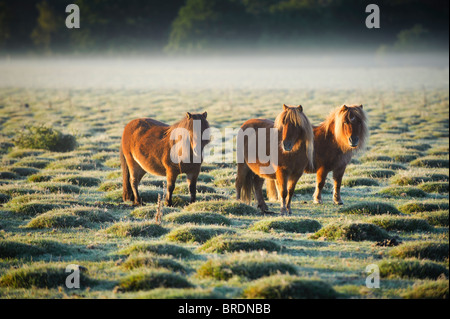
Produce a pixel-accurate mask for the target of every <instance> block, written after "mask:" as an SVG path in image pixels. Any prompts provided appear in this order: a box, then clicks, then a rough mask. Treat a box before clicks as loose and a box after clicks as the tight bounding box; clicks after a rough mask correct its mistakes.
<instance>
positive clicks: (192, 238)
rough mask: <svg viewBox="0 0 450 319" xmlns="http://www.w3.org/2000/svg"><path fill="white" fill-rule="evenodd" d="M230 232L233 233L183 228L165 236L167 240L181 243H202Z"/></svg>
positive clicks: (220, 230)
mask: <svg viewBox="0 0 450 319" xmlns="http://www.w3.org/2000/svg"><path fill="white" fill-rule="evenodd" d="M231 232H233V233H234V231H232V230H230V229H226V228H218V227H216V228H206V227H192V226H184V227H180V228H176V229H174V230H172V231H171V232H170V233H169V234H167V239H168V240H170V241H177V242H182V243H204V242H206V241H208V240H209V239H211V238H212V237H214V236H217V235H222V234H225V233H231Z"/></svg>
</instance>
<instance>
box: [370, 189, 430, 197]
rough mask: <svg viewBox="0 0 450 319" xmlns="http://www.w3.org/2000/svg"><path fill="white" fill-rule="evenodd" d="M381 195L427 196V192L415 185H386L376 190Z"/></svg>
mask: <svg viewBox="0 0 450 319" xmlns="http://www.w3.org/2000/svg"><path fill="white" fill-rule="evenodd" d="M377 194H378V195H381V196H383V197H387V198H389V197H418V198H423V197H427V196H428V195H427V193H425V192H424V191H423V190H421V189H419V188H416V187H386V188H383V189H382V190H380V191H378V192H377Z"/></svg>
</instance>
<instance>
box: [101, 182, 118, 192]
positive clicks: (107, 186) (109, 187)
mask: <svg viewBox="0 0 450 319" xmlns="http://www.w3.org/2000/svg"><path fill="white" fill-rule="evenodd" d="M120 189H122V182H112V181H108V182H105V183H102V184H101V185H100V187H99V188H98V190H99V191H100V192H111V191H116V190H120Z"/></svg>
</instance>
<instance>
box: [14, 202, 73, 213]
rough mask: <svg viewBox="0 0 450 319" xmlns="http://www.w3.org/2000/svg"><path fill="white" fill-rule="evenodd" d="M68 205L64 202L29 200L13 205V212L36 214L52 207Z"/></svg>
mask: <svg viewBox="0 0 450 319" xmlns="http://www.w3.org/2000/svg"><path fill="white" fill-rule="evenodd" d="M68 206H69V205H67V204H64V203H48V204H47V203H43V202H35V201H34V202H29V203H24V204H21V205H17V206H15V207H13V209H12V210H13V211H14V213H17V214H23V215H28V216H36V215H38V214H42V213H45V212H48V211H50V210H53V209H57V208H63V207H68Z"/></svg>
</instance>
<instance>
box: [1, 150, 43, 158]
mask: <svg viewBox="0 0 450 319" xmlns="http://www.w3.org/2000/svg"><path fill="white" fill-rule="evenodd" d="M42 153H44V151H37V150H29V149H28V150H23V149H22V150H21V149H16V150H13V151H11V152H10V153H9V154H8V157H11V158H24V157H28V156H39V155H41V154H42Z"/></svg>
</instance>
